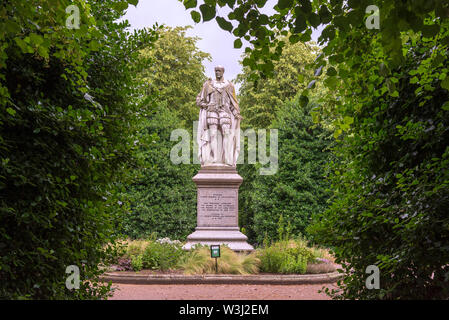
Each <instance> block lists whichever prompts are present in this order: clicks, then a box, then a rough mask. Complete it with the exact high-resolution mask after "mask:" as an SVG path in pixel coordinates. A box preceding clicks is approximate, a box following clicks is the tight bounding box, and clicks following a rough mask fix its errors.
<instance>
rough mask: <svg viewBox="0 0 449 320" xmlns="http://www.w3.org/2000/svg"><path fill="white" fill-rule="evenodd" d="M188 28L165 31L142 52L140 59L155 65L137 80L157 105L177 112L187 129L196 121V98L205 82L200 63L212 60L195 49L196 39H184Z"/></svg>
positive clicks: (208, 55) (143, 71)
mask: <svg viewBox="0 0 449 320" xmlns="http://www.w3.org/2000/svg"><path fill="white" fill-rule="evenodd" d="M190 28H191V27H176V28H170V27H164V28H162V29H160V30H159V36H160V37H159V39H158V40H157V41H156V42H155V43H154V45H153V46H152V47H150V48H145V49H143V50H142V51H141V54H142V57H143V58H145V59H146V58H150V59H151V61H154V62H155V63H153V64H152V65H151V67H149V68H147V69H145V70H142V72H141V73H140V76H141V77H142V78H143V80H144V82H145V83H146V85H147V93H148V94H150V95H152V94H156V93H157V94H158V96H159V98H160V101H166V102H167V107H168V108H169V110H171V111H172V112H176V113H177V114H178V115H179V117H180V118H181V120H184V121H185V122H186V124H185V125H184V126H186V125H187V126H188V125H190V124H191V123H192V121H194V120H198V119H197V118H198V107H197V106H196V103H195V97H196V95H197V94H198V92H199V91H200V90H201V87H202V85H203V83H204V81H206V79H207V78H206V76H205V74H204V66H203V60H205V59H207V60H211V56H210V54H208V53H205V52H202V51H200V50H199V49H198V47H197V46H196V43H197V41H198V40H199V38H198V37H188V36H186V32H187V30H189V29H190Z"/></svg>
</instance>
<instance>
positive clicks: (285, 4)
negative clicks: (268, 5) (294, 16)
mask: <svg viewBox="0 0 449 320" xmlns="http://www.w3.org/2000/svg"><path fill="white" fill-rule="evenodd" d="M293 3H294V0H279V1H278V4H277V6H278V7H279V9H281V10H284V9H287V8H291V7H292V6H293Z"/></svg>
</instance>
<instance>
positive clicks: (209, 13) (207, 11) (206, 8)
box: [200, 4, 216, 22]
mask: <svg viewBox="0 0 449 320" xmlns="http://www.w3.org/2000/svg"><path fill="white" fill-rule="evenodd" d="M200 11H201V14H202V15H203V21H204V22H206V21H209V20H212V19H213V18H214V17H215V14H216V11H215V6H210V5H207V4H202V5H200Z"/></svg>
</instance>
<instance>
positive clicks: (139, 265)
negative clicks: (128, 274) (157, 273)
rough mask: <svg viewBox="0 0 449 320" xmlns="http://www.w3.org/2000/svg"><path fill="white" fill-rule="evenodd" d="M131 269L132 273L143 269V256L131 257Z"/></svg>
mask: <svg viewBox="0 0 449 320" xmlns="http://www.w3.org/2000/svg"><path fill="white" fill-rule="evenodd" d="M131 267H132V269H133V270H134V271H140V270H142V269H143V255H142V254H138V255H136V256H132V257H131Z"/></svg>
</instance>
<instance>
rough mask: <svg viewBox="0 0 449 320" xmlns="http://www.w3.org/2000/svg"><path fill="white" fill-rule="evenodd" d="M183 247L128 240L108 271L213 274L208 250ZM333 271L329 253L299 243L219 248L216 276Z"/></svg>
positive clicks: (161, 241)
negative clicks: (252, 248) (251, 248)
mask: <svg viewBox="0 0 449 320" xmlns="http://www.w3.org/2000/svg"><path fill="white" fill-rule="evenodd" d="M182 245H183V243H182V242H180V241H178V240H171V239H169V238H163V239H157V240H156V239H150V240H133V241H130V240H127V241H125V242H124V243H123V249H122V252H121V256H120V257H119V258H118V260H117V262H116V264H115V265H112V266H110V268H109V269H110V270H111V271H141V270H145V271H146V272H149V271H152V272H154V273H157V274H159V273H161V274H166V273H184V274H190V275H192V274H211V273H216V270H215V259H212V258H210V249H209V247H208V246H201V245H197V246H196V247H194V248H193V250H190V251H185V250H183V249H182ZM335 270H336V265H335V264H334V260H333V257H332V256H331V255H330V253H329V252H328V250H325V249H320V248H316V247H309V246H308V245H307V242H306V241H304V240H302V239H297V240H285V241H279V242H275V243H272V244H271V245H265V246H264V247H263V248H258V249H257V250H255V251H254V252H252V253H249V254H248V253H236V252H234V251H232V250H231V249H229V248H228V247H226V246H224V245H222V246H221V256H220V258H219V259H218V273H221V274H241V275H244V274H259V273H264V274H267V273H272V274H318V273H329V272H333V271H335Z"/></svg>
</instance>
